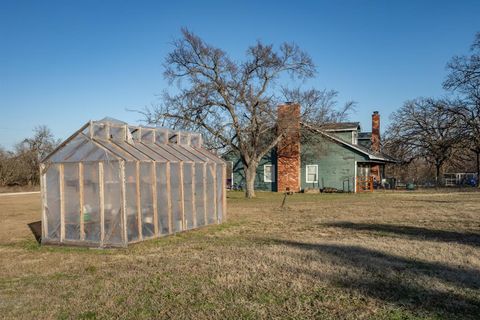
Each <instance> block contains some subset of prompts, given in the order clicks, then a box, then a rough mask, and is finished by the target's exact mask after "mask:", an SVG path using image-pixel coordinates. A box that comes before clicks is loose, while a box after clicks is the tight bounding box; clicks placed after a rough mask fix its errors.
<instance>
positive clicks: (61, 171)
mask: <svg viewBox="0 0 480 320" xmlns="http://www.w3.org/2000/svg"><path fill="white" fill-rule="evenodd" d="M64 176H65V175H64V168H63V163H61V164H59V175H58V183H59V185H60V242H63V241H64V240H65V197H64V190H65V185H64V180H65V179H64Z"/></svg>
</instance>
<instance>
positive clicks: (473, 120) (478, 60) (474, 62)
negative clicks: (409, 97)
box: [443, 32, 480, 186]
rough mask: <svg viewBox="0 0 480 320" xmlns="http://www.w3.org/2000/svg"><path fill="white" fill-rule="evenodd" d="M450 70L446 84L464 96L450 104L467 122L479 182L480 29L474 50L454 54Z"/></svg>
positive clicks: (465, 132) (466, 135) (447, 87)
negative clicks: (468, 52) (459, 54)
mask: <svg viewBox="0 0 480 320" xmlns="http://www.w3.org/2000/svg"><path fill="white" fill-rule="evenodd" d="M447 69H448V70H449V74H448V76H447V79H446V80H445V81H444V83H443V87H444V88H445V89H447V90H450V91H451V92H453V93H457V94H458V95H460V96H461V99H462V104H459V105H456V106H454V107H453V108H450V111H451V112H452V114H453V116H455V117H459V118H460V119H461V121H462V122H463V124H464V130H463V132H464V136H465V140H466V142H467V143H466V147H467V148H468V149H469V150H470V151H472V152H473V153H474V154H475V157H476V159H475V160H476V171H477V186H479V184H478V183H479V181H480V32H479V33H477V35H476V36H475V40H474V42H473V44H472V46H471V54H470V55H464V56H455V57H453V58H452V59H451V60H450V62H449V63H448V64H447Z"/></svg>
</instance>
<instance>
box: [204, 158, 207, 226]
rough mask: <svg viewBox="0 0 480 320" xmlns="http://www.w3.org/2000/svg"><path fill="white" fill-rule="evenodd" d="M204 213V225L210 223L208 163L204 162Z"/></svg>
mask: <svg viewBox="0 0 480 320" xmlns="http://www.w3.org/2000/svg"><path fill="white" fill-rule="evenodd" d="M203 215H204V221H205V222H204V225H207V224H208V216H207V163H206V162H205V163H204V164H203Z"/></svg>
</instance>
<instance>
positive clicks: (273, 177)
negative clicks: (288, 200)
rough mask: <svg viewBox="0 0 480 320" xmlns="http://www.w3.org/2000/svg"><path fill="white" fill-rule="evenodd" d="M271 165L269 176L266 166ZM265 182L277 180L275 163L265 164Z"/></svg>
mask: <svg viewBox="0 0 480 320" xmlns="http://www.w3.org/2000/svg"><path fill="white" fill-rule="evenodd" d="M266 167H271V171H270V172H271V176H270V177H268V176H266V175H265V172H266V171H265V168H266ZM263 182H275V165H274V164H264V165H263Z"/></svg>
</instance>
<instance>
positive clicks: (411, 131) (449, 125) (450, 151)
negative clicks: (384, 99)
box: [386, 98, 462, 185]
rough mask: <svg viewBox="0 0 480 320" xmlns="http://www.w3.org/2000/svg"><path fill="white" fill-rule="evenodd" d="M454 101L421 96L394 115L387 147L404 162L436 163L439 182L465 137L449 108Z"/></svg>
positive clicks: (436, 175) (408, 102)
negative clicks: (418, 160) (443, 170)
mask: <svg viewBox="0 0 480 320" xmlns="http://www.w3.org/2000/svg"><path fill="white" fill-rule="evenodd" d="M450 104H451V102H448V101H441V100H435V99H425V98H418V99H415V100H411V101H407V102H406V103H405V104H404V105H403V106H402V107H401V108H400V109H399V110H398V111H396V112H394V113H393V114H392V116H391V125H390V127H389V129H388V130H387V132H388V136H387V144H386V148H388V151H389V152H391V154H392V155H393V156H395V157H397V158H398V159H402V160H403V163H404V164H408V163H411V162H412V161H413V160H415V159H419V158H424V159H425V160H426V161H428V162H430V163H432V164H433V165H434V166H435V169H436V170H435V181H436V184H437V185H439V184H440V182H441V178H440V174H441V170H442V167H443V165H444V164H445V163H446V162H447V161H448V160H450V159H452V157H453V156H454V151H455V149H456V148H457V146H458V145H459V143H460V141H461V139H462V137H461V131H460V125H459V120H458V118H457V117H453V116H452V114H451V113H450V112H447V111H446V110H447V109H448V108H449V107H450Z"/></svg>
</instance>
